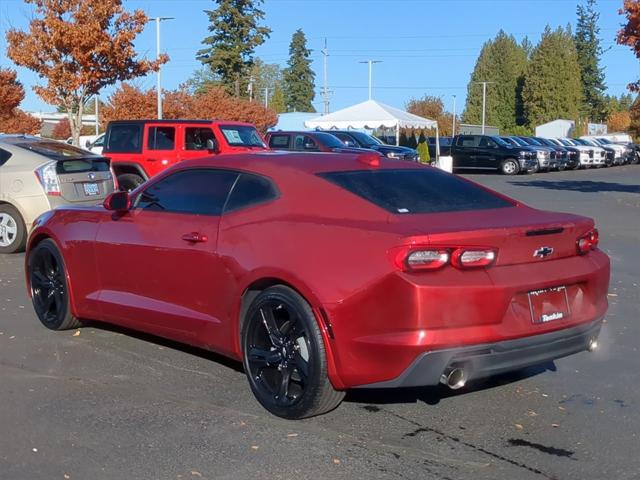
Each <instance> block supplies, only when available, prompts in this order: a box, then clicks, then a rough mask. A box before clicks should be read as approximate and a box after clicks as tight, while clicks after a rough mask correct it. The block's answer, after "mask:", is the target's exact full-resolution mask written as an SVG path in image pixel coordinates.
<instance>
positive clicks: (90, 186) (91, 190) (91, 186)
mask: <svg viewBox="0 0 640 480" xmlns="http://www.w3.org/2000/svg"><path fill="white" fill-rule="evenodd" d="M82 188H83V190H84V194H85V195H86V196H87V197H97V196H98V195H100V187H98V184H97V183H83V184H82Z"/></svg>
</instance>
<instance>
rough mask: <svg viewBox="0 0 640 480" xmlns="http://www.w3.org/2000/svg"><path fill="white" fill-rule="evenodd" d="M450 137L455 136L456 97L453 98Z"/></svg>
mask: <svg viewBox="0 0 640 480" xmlns="http://www.w3.org/2000/svg"><path fill="white" fill-rule="evenodd" d="M451 136H452V137H455V136H456V95H454V96H453V119H452V125H451Z"/></svg>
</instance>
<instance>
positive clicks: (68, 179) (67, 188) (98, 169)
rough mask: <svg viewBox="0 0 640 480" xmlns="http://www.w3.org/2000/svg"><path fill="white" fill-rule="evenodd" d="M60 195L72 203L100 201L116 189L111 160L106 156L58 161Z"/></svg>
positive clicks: (57, 171)
mask: <svg viewBox="0 0 640 480" xmlns="http://www.w3.org/2000/svg"><path fill="white" fill-rule="evenodd" d="M56 174H57V176H58V181H59V182H60V196H61V197H62V198H63V199H64V200H66V201H67V202H70V203H76V202H92V201H95V202H99V201H101V200H104V199H105V197H106V196H107V195H109V194H110V193H111V192H113V191H114V189H115V186H114V182H113V176H112V175H111V165H110V161H109V159H107V158H104V157H96V156H91V157H84V158H69V159H64V160H57V161H56Z"/></svg>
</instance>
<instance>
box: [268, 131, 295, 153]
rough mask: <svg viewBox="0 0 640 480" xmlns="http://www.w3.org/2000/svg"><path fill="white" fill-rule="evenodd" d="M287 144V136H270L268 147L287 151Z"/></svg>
mask: <svg viewBox="0 0 640 480" xmlns="http://www.w3.org/2000/svg"><path fill="white" fill-rule="evenodd" d="M289 142H290V137H289V135H271V137H270V138H269V146H270V147H271V148H275V149H278V148H281V149H284V150H288V149H289Z"/></svg>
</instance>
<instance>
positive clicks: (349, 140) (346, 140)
mask: <svg viewBox="0 0 640 480" xmlns="http://www.w3.org/2000/svg"><path fill="white" fill-rule="evenodd" d="M331 135H333V136H334V137H338V138H339V139H340V140H341V141H342V142H343V143H344V144H345V145H346V144H348V143H350V144H352V145H353V144H355V141H354V140H353V138H351V137H350V136H349V135H346V134H344V133H331Z"/></svg>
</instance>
